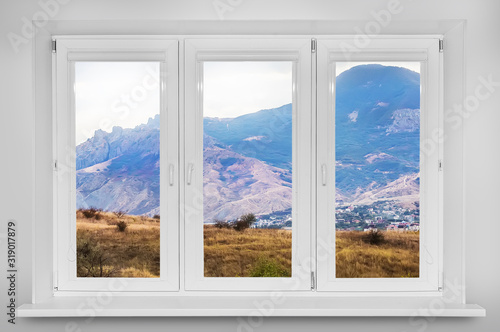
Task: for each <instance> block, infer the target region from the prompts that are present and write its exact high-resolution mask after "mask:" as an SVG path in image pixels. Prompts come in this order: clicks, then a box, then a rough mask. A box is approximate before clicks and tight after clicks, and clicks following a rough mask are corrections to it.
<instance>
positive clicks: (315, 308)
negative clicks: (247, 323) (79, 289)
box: [17, 294, 486, 317]
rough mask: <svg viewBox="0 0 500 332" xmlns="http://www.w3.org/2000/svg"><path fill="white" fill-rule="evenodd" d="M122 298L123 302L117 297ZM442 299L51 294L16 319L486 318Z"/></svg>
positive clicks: (474, 309) (24, 307)
mask: <svg viewBox="0 0 500 332" xmlns="http://www.w3.org/2000/svg"><path fill="white" fill-rule="evenodd" d="M117 299H119V300H117ZM446 302H447V301H445V300H444V299H443V298H442V297H420V298H411V299H409V298H401V297H399V298H398V297H390V298H389V297H384V298H380V297H355V298H353V297H294V296H286V297H285V296H282V297H277V296H276V297H272V296H248V297H236V296H203V297H198V296H196V297H195V296H152V297H145V296H119V297H115V298H113V297H111V296H110V295H109V294H108V295H102V294H101V295H98V296H97V297H82V296H79V297H77V296H74V297H52V298H51V299H49V300H48V301H46V302H42V303H37V304H24V305H22V306H20V307H19V308H18V310H17V313H18V317H88V316H100V317H123V316H127V317H148V316H149V317H158V316H165V317H167V316H170V317H175V316H178V317H179V316H200V317H201V316H275V317H280V316H281V317H283V316H331V317H335V316H378V317H396V316H399V317H410V316H421V317H484V316H486V310H485V309H484V308H482V307H480V306H479V305H477V304H457V303H446Z"/></svg>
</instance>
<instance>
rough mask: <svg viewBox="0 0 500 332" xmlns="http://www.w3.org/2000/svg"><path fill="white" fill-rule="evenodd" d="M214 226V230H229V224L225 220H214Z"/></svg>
mask: <svg viewBox="0 0 500 332" xmlns="http://www.w3.org/2000/svg"><path fill="white" fill-rule="evenodd" d="M214 226H215V227H216V228H219V229H222V228H231V224H230V223H228V222H227V221H225V220H221V219H216V220H214Z"/></svg>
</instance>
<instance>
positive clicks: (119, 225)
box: [116, 220, 128, 232]
mask: <svg viewBox="0 0 500 332" xmlns="http://www.w3.org/2000/svg"><path fill="white" fill-rule="evenodd" d="M127 226H128V225H127V223H126V222H125V221H123V220H120V221H119V222H118V223H117V224H116V228H118V231H120V232H125V230H126V229H127Z"/></svg>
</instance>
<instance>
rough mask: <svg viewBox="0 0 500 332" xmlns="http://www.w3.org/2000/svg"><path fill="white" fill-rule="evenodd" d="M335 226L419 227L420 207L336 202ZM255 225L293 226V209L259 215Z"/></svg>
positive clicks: (348, 228)
mask: <svg viewBox="0 0 500 332" xmlns="http://www.w3.org/2000/svg"><path fill="white" fill-rule="evenodd" d="M336 205H337V206H336V209H335V227H336V229H337V230H342V231H365V232H367V231H382V230H386V231H399V232H404V231H419V230H420V209H419V204H418V202H415V203H414V208H405V207H402V206H401V205H399V204H398V203H397V202H393V201H378V202H374V203H372V204H370V205H355V204H338V203H337V204H336ZM256 219H257V221H256V222H255V223H254V224H253V225H252V228H275V229H287V230H289V229H291V226H292V211H291V209H288V210H285V211H280V212H274V213H272V214H267V215H257V216H256Z"/></svg>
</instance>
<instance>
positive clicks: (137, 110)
mask: <svg viewBox="0 0 500 332" xmlns="http://www.w3.org/2000/svg"><path fill="white" fill-rule="evenodd" d="M370 63H374V62H339V63H337V75H338V74H340V73H342V72H344V71H346V70H348V69H350V68H352V67H353V66H357V65H361V64H370ZM378 63H380V64H383V65H388V66H398V67H404V68H408V69H410V70H413V71H416V72H420V63H419V62H378ZM158 78H159V64H158V63H153V62H149V63H148V62H77V63H76V64H75V105H76V143H77V144H80V143H82V142H83V141H85V140H86V139H88V138H90V137H92V136H93V135H94V132H95V131H96V130H97V129H102V130H104V131H107V132H110V131H111V129H112V128H113V126H120V127H123V128H133V127H135V126H137V125H140V124H142V123H146V122H147V121H148V119H149V118H151V117H154V116H155V115H156V114H159V109H160V94H159V84H158ZM203 89H204V93H203V112H204V116H205V117H219V118H233V117H237V116H240V115H243V114H248V113H253V112H257V111H260V110H262V109H269V108H275V107H279V106H282V105H285V104H288V103H291V102H292V63H291V62H289V61H283V62H279V61H276V62H205V63H204V83H203Z"/></svg>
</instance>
